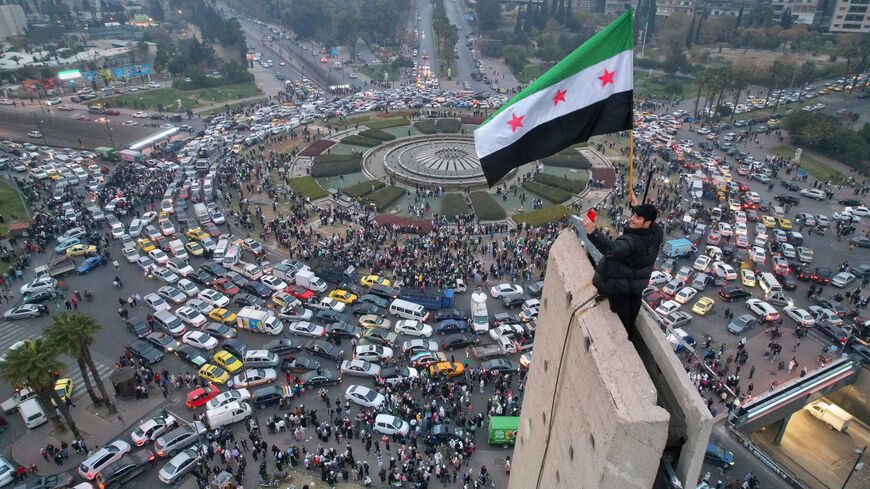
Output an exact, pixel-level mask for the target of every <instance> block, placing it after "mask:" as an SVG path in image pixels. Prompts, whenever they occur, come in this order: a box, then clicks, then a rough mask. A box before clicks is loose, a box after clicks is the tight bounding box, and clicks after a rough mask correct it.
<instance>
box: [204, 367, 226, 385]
mask: <svg viewBox="0 0 870 489" xmlns="http://www.w3.org/2000/svg"><path fill="white" fill-rule="evenodd" d="M198 375H199V376H200V377H202V378H203V379H205V380H207V381H209V382H213V383H215V384H226V382H227V381H228V380H230V374H228V373H227V371H226V370H224V369H222V368H220V367H218V366H217V365H212V364H210V363H206V364H205V365H203V366H202V367H200V368H199V374H198Z"/></svg>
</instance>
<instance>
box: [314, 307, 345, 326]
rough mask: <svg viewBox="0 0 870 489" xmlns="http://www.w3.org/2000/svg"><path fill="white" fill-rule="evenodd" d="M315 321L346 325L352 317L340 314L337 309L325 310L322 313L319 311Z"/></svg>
mask: <svg viewBox="0 0 870 489" xmlns="http://www.w3.org/2000/svg"><path fill="white" fill-rule="evenodd" d="M314 320H315V321H319V322H321V323H341V322H345V323H346V322H348V321H350V316H348V315H347V314H344V313H340V312H338V311H336V310H335V309H324V310H322V311H317V314H315V315H314Z"/></svg>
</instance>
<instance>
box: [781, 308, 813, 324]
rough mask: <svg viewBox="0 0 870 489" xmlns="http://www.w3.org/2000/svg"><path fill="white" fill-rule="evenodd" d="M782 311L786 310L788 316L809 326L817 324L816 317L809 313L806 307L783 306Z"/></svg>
mask: <svg viewBox="0 0 870 489" xmlns="http://www.w3.org/2000/svg"><path fill="white" fill-rule="evenodd" d="M782 312H784V313H785V315H786V316H788V317H790V318H792V319H793V320H794V321H795V322H796V323H798V324H802V325H804V326H807V327H809V326H813V325H815V324H816V320H815V318H813V315H812V314H810V313H808V312H807V311H806V310H805V309H801V308H800V307H795V306H785V307H783V308H782Z"/></svg>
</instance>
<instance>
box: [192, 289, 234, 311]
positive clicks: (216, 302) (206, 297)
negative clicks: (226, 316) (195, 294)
mask: <svg viewBox="0 0 870 489" xmlns="http://www.w3.org/2000/svg"><path fill="white" fill-rule="evenodd" d="M199 298H200V300H202V301H205V302H207V303H209V304H211V305H212V306H214V307H220V308H224V309H226V307H227V305H229V303H230V298H229V297H227V296H225V295H223V294H221V293H220V292H218V291H216V290H214V289H203V290H202V291H201V292H200V293H199Z"/></svg>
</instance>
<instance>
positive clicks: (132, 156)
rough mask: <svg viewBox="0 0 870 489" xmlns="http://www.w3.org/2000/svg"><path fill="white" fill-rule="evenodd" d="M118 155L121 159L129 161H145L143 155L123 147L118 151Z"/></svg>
mask: <svg viewBox="0 0 870 489" xmlns="http://www.w3.org/2000/svg"><path fill="white" fill-rule="evenodd" d="M118 155H119V156H120V157H121V161H129V162H131V163H138V162H140V161H145V155H143V154H142V153H140V152H138V151H134V150H132V149H125V150H123V151H121V152H119V153H118Z"/></svg>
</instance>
